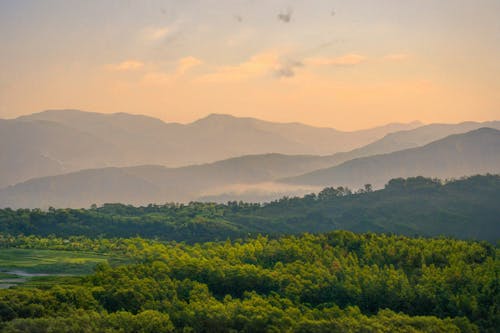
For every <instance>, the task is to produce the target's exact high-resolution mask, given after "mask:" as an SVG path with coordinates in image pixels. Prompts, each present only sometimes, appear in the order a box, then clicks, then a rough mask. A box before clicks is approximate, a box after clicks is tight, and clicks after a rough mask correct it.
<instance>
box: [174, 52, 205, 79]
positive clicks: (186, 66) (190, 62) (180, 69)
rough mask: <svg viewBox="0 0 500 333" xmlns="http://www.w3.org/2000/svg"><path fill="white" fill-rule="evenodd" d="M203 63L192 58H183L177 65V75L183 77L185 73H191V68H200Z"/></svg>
mask: <svg viewBox="0 0 500 333" xmlns="http://www.w3.org/2000/svg"><path fill="white" fill-rule="evenodd" d="M202 63H203V61H201V60H200V59H198V58H195V57H192V56H189V57H185V58H182V59H180V60H179V62H178V64H177V69H176V73H177V75H183V74H184V73H186V72H187V71H189V70H190V69H191V68H193V67H196V66H199V65H201V64H202Z"/></svg>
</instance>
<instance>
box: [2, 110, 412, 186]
mask: <svg viewBox="0 0 500 333" xmlns="http://www.w3.org/2000/svg"><path fill="white" fill-rule="evenodd" d="M419 125H420V124H419V123H417V122H413V123H409V124H389V125H386V126H382V127H377V128H373V129H368V130H363V131H356V132H342V131H338V130H335V129H331V128H318V127H312V126H307V125H303V124H298V123H288V124H285V123H272V122H267V121H262V120H258V119H253V118H237V117H233V116H229V115H217V114H213V115H210V116H208V117H206V118H203V119H200V120H197V121H195V122H193V123H190V124H185V125H184V124H178V123H165V122H163V121H161V120H159V119H156V118H151V117H147V116H142V115H131V114H126V113H117V114H101V113H94V112H84V111H79V110H49V111H44V112H40V113H35V114H32V115H29V116H23V117H19V118H17V119H12V120H0V156H2V163H1V164H0V188H2V187H5V186H8V185H13V184H16V183H18V182H22V181H26V180H28V179H31V178H37V177H43V176H52V175H58V174H62V173H68V172H74V171H79V170H83V169H89V168H105V167H126V166H136V165H163V166H169V167H179V166H184V165H191V164H200V163H211V162H214V161H218V160H222V159H228V158H232V157H237V156H242V155H249V154H267V153H281V154H308V155H314V154H320V155H326V154H332V153H335V152H338V151H346V150H350V149H352V148H356V147H360V146H363V145H365V144H367V143H370V142H373V141H375V140H377V139H380V138H382V137H383V136H384V135H386V134H387V133H390V132H393V131H399V130H402V129H411V128H415V127H417V126H419Z"/></svg>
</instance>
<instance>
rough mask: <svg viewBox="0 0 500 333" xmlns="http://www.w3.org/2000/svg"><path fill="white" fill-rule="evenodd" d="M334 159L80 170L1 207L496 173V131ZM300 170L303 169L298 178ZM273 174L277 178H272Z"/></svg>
mask: <svg viewBox="0 0 500 333" xmlns="http://www.w3.org/2000/svg"><path fill="white" fill-rule="evenodd" d="M336 163H337V160H336V157H335V155H334V156H325V157H318V156H307V155H303V156H287V155H280V154H269V155H253V156H243V157H239V158H233V159H228V160H223V161H219V162H215V163H210V164H203V165H193V166H187V167H180V168H166V167H162V166H136V167H123V168H116V167H115V168H104V169H93V170H83V171H78V172H74V173H69V174H65V175H59V176H53V177H43V178H37V179H32V180H30V181H27V182H24V183H20V184H17V185H15V186H10V187H7V188H4V189H3V190H0V207H7V206H10V207H45V208H46V207H48V206H54V207H88V206H90V205H91V204H93V203H96V204H102V203H106V202H121V203H129V204H135V205H145V204H149V203H165V202H188V201H192V200H199V199H200V198H203V199H207V200H211V201H213V200H215V201H221V199H222V198H223V199H224V201H226V199H227V200H235V199H237V198H238V196H240V198H241V197H243V198H245V199H248V200H252V201H256V200H257V201H258V200H261V199H262V198H265V200H270V199H275V198H278V197H281V196H283V195H302V194H305V193H310V192H314V191H317V190H320V189H321V188H323V187H326V186H330V185H332V186H341V185H342V186H349V187H350V188H354V189H356V188H360V187H362V186H363V185H364V184H367V183H370V184H373V185H374V186H377V187H380V186H382V185H383V184H385V183H386V182H387V181H388V180H389V179H391V178H396V177H411V176H421V175H423V176H432V177H439V178H443V179H444V178H451V177H461V176H468V175H474V174H484V173H500V131H498V130H495V129H490V128H481V129H478V130H474V131H471V132H468V133H464V134H456V135H451V136H448V137H446V138H444V139H441V140H437V141H435V142H432V143H430V144H427V145H425V146H423V147H419V148H411V149H406V150H402V151H398V152H394V153H389V154H382V155H375V156H370V157H363V158H358V159H354V160H350V161H347V162H344V163H342V164H340V165H337V166H334V167H329V168H325V166H329V165H336ZM318 169H320V170H318ZM312 170H317V171H312ZM310 171H312V172H310ZM307 172H308V173H307ZM302 173H305V174H303V175H302V176H298V177H296V176H295V175H297V174H302ZM294 176H295V177H294ZM283 177H288V178H284V179H283ZM276 179H281V180H280V182H274V181H275V180H276ZM246 188H248V190H245V189H246ZM238 189H243V190H242V191H241V192H242V193H240V194H237V195H236V194H234V191H238ZM245 191H247V192H248V193H246V194H245ZM252 191H254V192H255V191H256V192H257V194H255V193H254V194H252ZM259 191H264V193H263V194H262V193H259ZM238 199H239V198H238Z"/></svg>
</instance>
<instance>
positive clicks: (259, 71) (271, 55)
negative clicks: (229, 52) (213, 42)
mask: <svg viewBox="0 0 500 333" xmlns="http://www.w3.org/2000/svg"><path fill="white" fill-rule="evenodd" d="M279 58H280V57H279V54H277V53H276V52H264V53H259V54H256V55H254V56H252V57H251V58H250V59H248V60H247V61H244V62H242V63H240V64H238V65H233V66H221V67H219V68H216V70H215V71H214V72H212V73H209V74H206V75H204V76H202V77H200V78H199V79H198V81H202V82H231V81H241V80H246V79H252V78H256V77H260V76H264V75H267V74H269V73H270V72H272V71H273V70H276V69H277V68H278V67H279V65H280V61H279Z"/></svg>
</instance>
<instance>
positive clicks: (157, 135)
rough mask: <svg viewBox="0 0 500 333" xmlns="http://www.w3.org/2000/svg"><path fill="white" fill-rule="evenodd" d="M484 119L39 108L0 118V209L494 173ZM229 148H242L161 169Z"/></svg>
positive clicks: (266, 193)
mask: <svg viewBox="0 0 500 333" xmlns="http://www.w3.org/2000/svg"><path fill="white" fill-rule="evenodd" d="M482 127H491V128H482ZM479 128H480V129H479ZM494 128H496V129H500V122H498V121H495V122H487V123H474V122H467V123H462V124H456V125H452V124H431V125H425V126H419V124H418V123H417V122H414V123H410V124H392V125H387V126H383V127H379V128H375V129H369V130H364V131H357V132H341V131H337V130H334V129H326V128H314V127H310V126H306V125H302V124H295V123H291V124H276V123H270V122H264V121H260V120H256V119H251V118H235V117H231V116H225V115H211V116H208V117H207V118H204V119H201V120H199V121H196V122H194V123H191V124H187V125H181V124H167V123H164V122H162V121H160V120H158V119H154V118H150V117H145V116H136V115H128V114H114V115H105V114H98V113H87V112H82V111H74V110H69V111H46V112H42V113H38V114H34V115H31V116H25V117H20V118H18V119H14V120H1V121H0V153H1V154H2V156H3V157H2V164H1V166H0V207H6V206H10V207H44V208H46V207H48V206H55V207H88V206H90V205H91V204H92V203H97V204H102V203H106V202H122V203H130V204H148V203H164V202H170V201H175V202H186V201H190V200H215V201H227V200H240V199H244V200H249V201H267V200H271V199H275V198H278V197H280V196H283V195H302V194H305V193H310V192H313V191H317V190H320V189H321V188H323V187H325V186H330V185H333V186H340V185H342V186H349V187H351V188H354V189H356V188H359V187H362V186H363V185H364V184H367V183H371V184H373V185H374V186H376V187H381V186H383V185H384V184H385V183H386V182H387V181H388V180H389V179H391V178H394V177H407V176H419V175H423V176H432V177H440V178H450V177H461V176H465V175H472V174H478V173H497V172H500V157H499V156H500V150H499V149H500V135H499V133H500V132H499V131H498V130H495V129H494ZM467 131H471V132H469V133H466V132H467ZM456 133H461V134H458V135H452V136H449V135H450V134H456ZM363 145H364V146H363ZM415 147H418V148H415ZM350 148H354V149H353V150H351V151H347V150H348V149H350ZM339 150H345V152H338V151H339ZM266 152H269V153H267V154H266ZM335 152H337V153H335ZM254 153H255V154H254ZM286 153H293V154H297V153H307V154H304V155H285V154H286ZM332 153H334V154H332ZM248 154H254V155H248ZM315 154H323V155H325V156H316V155H315ZM232 155H247V156H241V157H235V158H230V159H226V160H221V161H218V162H213V163H204V164H199V165H189V166H185V167H170V166H171V165H178V164H184V163H189V160H190V159H193V160H199V161H212V160H213V159H216V158H221V159H223V158H227V157H230V156H232ZM221 156H222V157H221ZM4 157H5V158H4ZM168 161H170V163H167V162H168ZM167 166H169V167H167ZM28 179H29V180H28ZM15 183H18V184H17V185H13V184H15ZM1 188H3V189H1Z"/></svg>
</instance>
